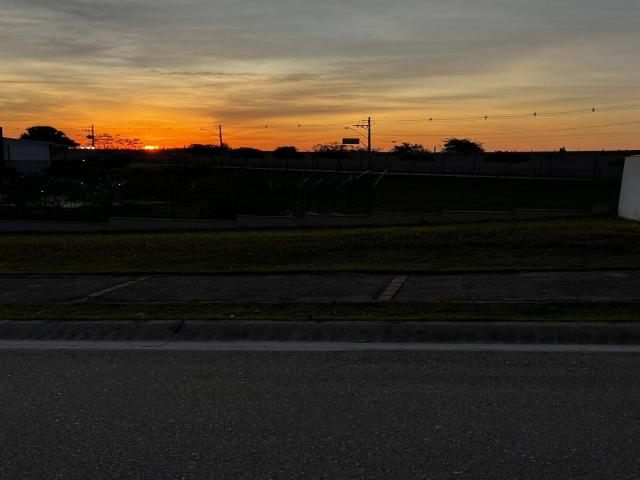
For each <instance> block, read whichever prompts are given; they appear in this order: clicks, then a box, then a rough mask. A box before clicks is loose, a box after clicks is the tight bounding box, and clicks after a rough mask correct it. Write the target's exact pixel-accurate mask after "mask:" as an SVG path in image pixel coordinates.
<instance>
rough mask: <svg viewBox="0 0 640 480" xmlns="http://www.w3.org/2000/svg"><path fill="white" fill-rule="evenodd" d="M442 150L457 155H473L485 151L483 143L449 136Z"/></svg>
mask: <svg viewBox="0 0 640 480" xmlns="http://www.w3.org/2000/svg"><path fill="white" fill-rule="evenodd" d="M442 151H443V152H444V153H452V154H455V155H473V154H475V153H483V152H484V148H483V147H482V144H481V143H478V142H474V141H473V140H469V139H466V138H447V139H445V144H444V148H443V149H442Z"/></svg>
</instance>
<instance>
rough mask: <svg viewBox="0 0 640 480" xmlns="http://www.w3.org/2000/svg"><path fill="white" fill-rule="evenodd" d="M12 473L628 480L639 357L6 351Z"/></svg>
mask: <svg viewBox="0 0 640 480" xmlns="http://www.w3.org/2000/svg"><path fill="white" fill-rule="evenodd" d="M0 365H1V367H0V405H1V407H0V424H1V425H2V428H0V478H3V479H5V478H6V479H31V478H33V479H48V478H64V479H83V480H84V479H88V478H91V479H103V478H104V479H111V478H127V479H129V478H131V479H133V478H135V479H153V480H157V479H218V478H221V479H222V478H224V479H234V478H247V479H261V478H280V479H288V478H304V479H308V478H332V479H335V478H362V479H370V478H384V479H389V478H402V479H414V478H415V479H428V478H431V479H463V478H468V479H482V478H490V479H503V478H504V479H529V478H531V479H541V478H558V479H569V478H580V479H585V478H593V479H609V478H611V479H617V480H622V479H631V478H637V472H638V471H640V458H639V457H638V455H637V446H638V441H639V439H640V368H639V367H640V356H639V355H630V354H626V355H624V354H575V353H573V354H568V353H553V354H551V353H425V352H413V353H412V352H342V353H336V352H333V353H327V352H325V353H321V352H315V353H314V352H307V353H292V352H289V353H287V352H279V353H274V352H271V353H268V352H262V353H260V352H252V353H248V352H245V353H234V352H226V353H225V352H168V351H162V352H140V351H91V352H89V351H37V350H34V351H16V350H13V351H9V350H0Z"/></svg>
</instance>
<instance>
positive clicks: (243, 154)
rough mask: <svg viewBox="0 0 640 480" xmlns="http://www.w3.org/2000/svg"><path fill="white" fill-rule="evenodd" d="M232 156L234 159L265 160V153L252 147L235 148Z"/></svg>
mask: <svg viewBox="0 0 640 480" xmlns="http://www.w3.org/2000/svg"><path fill="white" fill-rule="evenodd" d="M231 156H232V157H233V158H245V159H249V158H264V152H263V151H262V150H258V149H257V148H251V147H240V148H234V149H233V150H232V151H231Z"/></svg>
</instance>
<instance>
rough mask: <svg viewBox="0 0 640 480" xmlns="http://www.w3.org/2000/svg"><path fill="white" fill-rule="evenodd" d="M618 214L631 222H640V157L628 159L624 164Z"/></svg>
mask: <svg viewBox="0 0 640 480" xmlns="http://www.w3.org/2000/svg"><path fill="white" fill-rule="evenodd" d="M618 214H619V215H620V216H621V217H623V218H628V219H630V220H640V156H638V157H628V158H627V159H626V161H625V162H624V175H623V177H622V190H621V191H620V205H619V207H618Z"/></svg>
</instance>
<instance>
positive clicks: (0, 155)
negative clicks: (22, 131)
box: [0, 127, 4, 166]
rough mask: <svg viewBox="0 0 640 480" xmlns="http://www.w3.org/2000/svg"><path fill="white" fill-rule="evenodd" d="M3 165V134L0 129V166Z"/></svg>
mask: <svg viewBox="0 0 640 480" xmlns="http://www.w3.org/2000/svg"><path fill="white" fill-rule="evenodd" d="M2 165H4V134H3V133H2V127H0V166H2Z"/></svg>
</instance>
